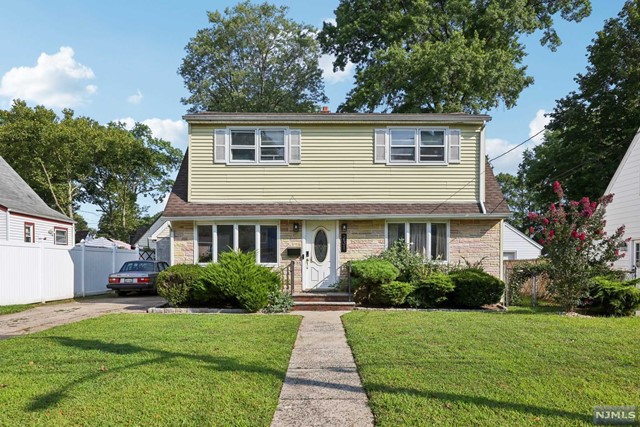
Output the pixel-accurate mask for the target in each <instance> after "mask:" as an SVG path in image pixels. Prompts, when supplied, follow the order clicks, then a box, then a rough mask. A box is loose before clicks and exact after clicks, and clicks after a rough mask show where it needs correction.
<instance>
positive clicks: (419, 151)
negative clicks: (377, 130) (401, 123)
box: [389, 129, 447, 164]
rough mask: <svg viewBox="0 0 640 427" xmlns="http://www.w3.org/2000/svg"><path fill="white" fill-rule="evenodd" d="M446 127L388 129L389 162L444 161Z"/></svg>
mask: <svg viewBox="0 0 640 427" xmlns="http://www.w3.org/2000/svg"><path fill="white" fill-rule="evenodd" d="M446 152H447V130H446V129H390V130H389V163H408V164H409V163H446Z"/></svg>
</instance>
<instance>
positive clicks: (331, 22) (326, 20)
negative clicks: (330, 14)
mask: <svg viewBox="0 0 640 427" xmlns="http://www.w3.org/2000/svg"><path fill="white" fill-rule="evenodd" d="M322 22H326V23H327V24H333V26H334V27H335V26H336V25H338V22H337V21H336V18H325V19H323V20H322Z"/></svg>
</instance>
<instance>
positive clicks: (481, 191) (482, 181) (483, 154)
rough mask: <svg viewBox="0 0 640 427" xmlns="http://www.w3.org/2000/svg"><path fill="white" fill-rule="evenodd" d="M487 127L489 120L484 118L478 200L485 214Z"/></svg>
mask: <svg viewBox="0 0 640 427" xmlns="http://www.w3.org/2000/svg"><path fill="white" fill-rule="evenodd" d="M486 127H487V122H486V120H483V121H482V126H481V127H480V156H479V157H480V159H479V164H478V202H479V203H480V206H481V208H482V213H483V214H486V213H487V210H486V209H485V207H484V202H485V194H484V187H485V174H486V170H485V162H486V160H485V157H486V151H487V149H486V137H485V130H486Z"/></svg>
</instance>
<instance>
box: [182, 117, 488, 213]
mask: <svg viewBox="0 0 640 427" xmlns="http://www.w3.org/2000/svg"><path fill="white" fill-rule="evenodd" d="M224 127H226V126H221V125H216V126H214V125H205V124H193V123H192V124H191V126H190V135H189V146H190V150H189V155H190V159H189V165H190V174H189V178H190V181H189V193H190V197H189V201H190V202H218V201H237V202H241V201H298V202H302V201H332V202H347V201H356V202H369V201H398V202H400V201H417V202H433V201H450V202H454V201H475V200H477V199H478V183H477V178H476V177H477V174H478V163H479V161H478V160H479V158H478V156H479V145H480V128H479V127H472V126H468V125H467V126H450V128H452V129H453V128H455V129H461V130H462V140H461V141H462V154H461V156H462V161H461V162H460V163H459V164H450V165H448V166H445V165H385V164H380V163H378V164H376V163H374V162H373V147H374V145H373V135H374V129H376V128H384V127H385V126H380V125H378V126H374V125H360V124H353V125H292V126H290V128H291V129H300V130H301V131H302V163H300V164H297V165H249V166H244V165H243V166H240V165H223V164H214V163H213V131H214V129H215V128H224ZM407 127H413V126H410V125H409V126H407ZM416 127H419V126H416ZM421 127H428V126H421Z"/></svg>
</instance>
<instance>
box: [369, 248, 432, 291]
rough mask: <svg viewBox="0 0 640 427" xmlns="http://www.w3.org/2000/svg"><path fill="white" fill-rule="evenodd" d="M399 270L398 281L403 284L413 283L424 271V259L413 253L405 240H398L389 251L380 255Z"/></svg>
mask: <svg viewBox="0 0 640 427" xmlns="http://www.w3.org/2000/svg"><path fill="white" fill-rule="evenodd" d="M379 258H380V259H383V260H385V261H389V262H390V263H391V264H393V266H394V267H396V268H397V269H398V276H397V279H398V280H399V281H401V282H413V281H415V280H416V279H418V278H419V277H420V275H421V271H422V270H423V269H424V261H425V260H424V258H423V257H422V256H421V255H419V254H416V253H414V252H412V251H411V250H410V249H409V246H408V245H407V243H406V242H405V241H404V240H402V239H401V240H397V241H396V242H395V243H394V244H393V245H392V246H391V247H390V248H389V249H387V250H385V251H384V252H382V253H381V254H380V255H379Z"/></svg>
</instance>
